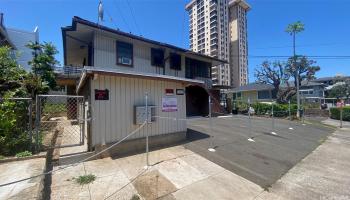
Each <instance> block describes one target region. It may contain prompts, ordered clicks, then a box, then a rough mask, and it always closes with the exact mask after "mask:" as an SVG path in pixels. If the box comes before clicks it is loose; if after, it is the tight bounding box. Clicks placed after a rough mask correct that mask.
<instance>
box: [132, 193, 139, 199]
mask: <svg viewBox="0 0 350 200" xmlns="http://www.w3.org/2000/svg"><path fill="white" fill-rule="evenodd" d="M130 200H140V197H139V195H137V194H134V195H132V197H131V199H130Z"/></svg>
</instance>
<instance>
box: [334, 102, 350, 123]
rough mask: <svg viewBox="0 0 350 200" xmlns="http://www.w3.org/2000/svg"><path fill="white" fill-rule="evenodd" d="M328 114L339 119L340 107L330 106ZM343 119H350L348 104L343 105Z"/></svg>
mask: <svg viewBox="0 0 350 200" xmlns="http://www.w3.org/2000/svg"><path fill="white" fill-rule="evenodd" d="M330 115H331V116H330V117H331V118H332V119H337V120H340V108H331V109H330ZM343 120H344V121H350V106H347V107H343Z"/></svg>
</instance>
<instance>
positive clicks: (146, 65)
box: [94, 33, 185, 77]
mask: <svg viewBox="0 0 350 200" xmlns="http://www.w3.org/2000/svg"><path fill="white" fill-rule="evenodd" d="M118 40H119V41H124V42H129V43H132V44H133V48H134V49H133V51H134V66H133V67H127V66H121V65H117V60H116V57H117V55H116V41H118ZM152 47H153V48H159V47H157V46H155V45H151V44H147V43H144V42H140V41H137V40H132V39H130V38H121V37H120V36H115V38H112V37H108V36H104V35H101V33H96V34H95V38H94V66H96V67H102V68H112V69H119V70H128V71H138V72H147V73H157V68H156V67H154V66H152V65H151V48H152ZM170 51H171V50H170V49H166V51H165V55H164V57H165V58H168V56H169V53H170ZM174 53H176V52H174ZM181 57H182V59H181V61H182V62H181V70H180V71H178V70H173V69H170V65H169V59H167V61H166V62H165V75H171V76H177V77H185V56H184V55H181ZM159 70H160V72H159ZM158 73H161V74H163V69H160V68H158Z"/></svg>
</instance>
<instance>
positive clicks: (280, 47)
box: [250, 43, 346, 50]
mask: <svg viewBox="0 0 350 200" xmlns="http://www.w3.org/2000/svg"><path fill="white" fill-rule="evenodd" d="M340 45H341V46H343V45H346V44H337V43H328V44H305V45H297V46H296V47H319V46H340ZM292 47H293V46H292V45H284V46H271V47H257V48H250V49H256V50H259V49H261V50H263V49H284V48H292Z"/></svg>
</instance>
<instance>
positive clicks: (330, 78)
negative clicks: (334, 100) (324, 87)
mask: <svg viewBox="0 0 350 200" xmlns="http://www.w3.org/2000/svg"><path fill="white" fill-rule="evenodd" d="M346 79H350V76H330V77H322V78H317V79H315V80H313V81H314V82H325V81H341V80H346Z"/></svg>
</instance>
